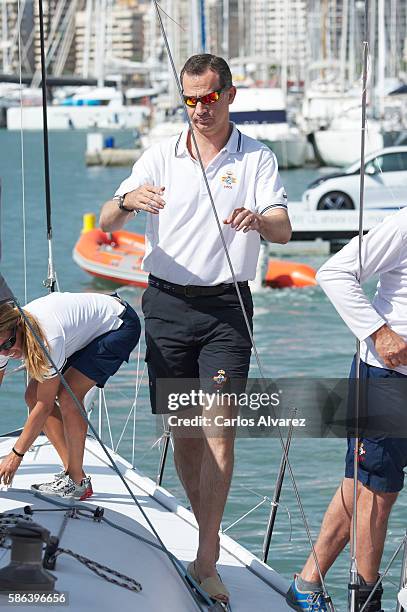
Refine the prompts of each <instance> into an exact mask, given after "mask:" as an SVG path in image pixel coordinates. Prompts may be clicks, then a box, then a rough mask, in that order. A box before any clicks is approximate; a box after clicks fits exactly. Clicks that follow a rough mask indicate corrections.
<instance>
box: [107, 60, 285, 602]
mask: <svg viewBox="0 0 407 612" xmlns="http://www.w3.org/2000/svg"><path fill="white" fill-rule="evenodd" d="M181 83H182V87H183V94H184V100H185V104H186V108H187V111H188V114H189V117H190V119H191V121H192V124H193V128H194V134H195V137H196V141H197V146H198V150H199V152H200V155H201V159H202V162H203V166H204V168H205V174H206V177H207V180H208V184H209V187H210V190H211V193H212V195H213V199H214V203H215V207H216V210H217V213H218V217H219V220H220V223H221V226H222V227H221V231H222V234H223V236H224V239H225V242H226V245H227V249H228V252H229V256H230V260H231V263H232V265H233V268H234V272H235V275H236V280H237V281H238V283H239V288H240V292H241V295H242V299H243V303H244V306H245V310H246V313H247V317H248V323H249V325H250V327H251V325H252V315H253V304H252V300H251V295H250V289H249V287H248V281H249V280H251V279H254V277H255V273H256V264H257V259H258V254H259V248H260V236H262V237H263V238H264V239H266V240H270V241H272V242H278V243H286V242H287V241H288V240H289V239H290V236H291V227H290V222H289V219H288V215H287V204H286V194H285V191H284V187H283V185H282V183H281V181H280V178H279V175H278V168H277V162H276V158H275V156H274V154H273V153H272V152H271V151H270V149H268V148H267V147H266V146H264V145H262V144H260V143H259V142H257V141H255V140H253V139H251V138H248V137H247V136H245V135H243V134H242V133H241V132H240V131H239V130H238V129H237V128H236V126H234V125H233V124H232V123H231V122H230V121H229V106H230V104H232V102H233V100H234V98H235V95H236V88H235V87H234V86H233V84H232V77H231V73H230V69H229V67H228V65H227V63H226V62H225V61H224V60H223V59H222V58H219V57H216V56H213V55H209V54H202V55H196V56H193V57H191V58H190V59H189V60H188V61H187V62H186V64H185V66H184V68H183V69H182V72H181ZM197 157H198V156H197V152H196V150H195V145H194V142H193V139H192V137H191V133H190V131H189V129H188V128H186V129H184V131H183V132H182V133H181V134H180V135H178V136H176V137H175V138H171V139H169V140H166V141H163V142H162V143H160V144H158V145H155V146H153V147H151V148H150V149H149V150H147V151H146V152H145V153H144V154H143V155H142V157H141V158H140V159H139V160H138V161H137V162H136V164H135V165H134V167H133V170H132V173H131V175H130V177H129V178H127V179H126V180H125V181H123V183H122V184H121V185H120V187H119V189H118V190H117V191H116V194H115V196H114V198H113V200H110V201H109V202H106V204H105V205H104V207H103V209H102V213H101V217H100V225H101V227H102V229H104V230H106V231H113V230H115V229H120V228H121V227H123V225H124V224H125V223H126V222H127V221H129V220H130V219H131V218H132V217H133V213H137V212H139V211H141V210H144V211H146V212H147V213H149V214H148V215H147V229H146V239H147V240H146V254H145V257H144V261H143V267H144V269H145V270H147V271H148V272H149V273H150V276H149V287H148V289H147V290H146V292H145V293H144V295H143V312H144V316H145V332H146V344H147V354H146V361H147V364H148V369H149V378H150V397H151V403H152V408H153V412H156V413H157V412H162V411H163V409H162V408H163V407H162V406H159V405H157V395H156V388H155V387H156V386H155V380H156V379H157V378H173V379H176V378H180V379H182V378H186V379H198V380H201V386H204V383H203V381H204V380H206V381H212V387H211V386H210V385H209V387H206V389H209V390H211V389H212V388H213V385H215V386H216V385H219V384H221V385H222V384H223V383H225V381H227V380H231V379H239V380H240V381H242V383H244V384H245V382H246V379H247V374H248V370H249V362H250V353H251V340H250V334H249V332H248V328H247V324H246V322H245V319H244V317H243V314H242V310H241V308H240V303H239V300H238V296H237V292H236V288H235V286H234V285H233V278H232V274H231V270H230V267H229V264H228V260H227V257H226V254H225V251H224V248H223V246H222V241H221V238H220V235H219V227H218V225H217V222H216V219H215V215H214V212H213V209H212V206H211V202H210V197H209V194H208V190H207V187H206V184H205V180H204V177H203V174H202V172H201V168H200V165H199V163H198V160H197ZM175 463H176V466H177V470H178V474H179V476H180V479H181V481H182V483H183V485H184V487H185V489H186V492H187V494H188V497H189V499H190V502H191V505H192V508H193V511H194V513H195V516H196V519H197V521H198V523H199V528H200V534H199V548H198V553H197V559H196V561H195V563H194V564H191V565H190V566H189V569H188V571H189V572H190V574H191V575H192V576H193V577H194V579H195V580H198V581H199V583H200V584H201V586H202V588H203V589H204V590H206V591H207V592H208V593H209V594H210V595H211V596H212V597H214V598H215V599H219V600H221V601H227V600H228V596H229V594H228V591H227V589H226V587H224V585H223V584H222V582H220V580H219V577H218V575H217V572H216V561H217V559H218V556H219V542H218V532H219V527H220V522H221V518H222V514H223V510H224V506H225V502H226V498H227V494H228V491H229V486H230V481H231V477H232V470H233V439H231V437H222V438H215V437H201V438H187V437H178V436H176V437H175Z"/></svg>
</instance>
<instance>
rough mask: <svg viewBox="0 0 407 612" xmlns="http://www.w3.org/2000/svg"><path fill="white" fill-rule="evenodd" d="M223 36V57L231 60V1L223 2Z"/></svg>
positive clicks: (225, 0) (224, 0)
mask: <svg viewBox="0 0 407 612" xmlns="http://www.w3.org/2000/svg"><path fill="white" fill-rule="evenodd" d="M222 19H223V36H222V52H223V57H224V58H225V59H226V60H227V59H228V58H229V0H223V17H222Z"/></svg>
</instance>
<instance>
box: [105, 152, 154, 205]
mask: <svg viewBox="0 0 407 612" xmlns="http://www.w3.org/2000/svg"><path fill="white" fill-rule="evenodd" d="M155 149H156V147H151V148H150V149H147V151H145V152H144V153H143V155H142V156H141V157H140V159H138V160H137V161H136V163H135V164H134V166H133V168H132V171H131V174H130V176H129V177H127V178H126V179H124V181H123V182H122V183H121V184H120V186H119V188H118V189H117V191H116V193H115V194H114V195H115V196H123V195H125V194H126V193H129V191H134V190H135V189H137V188H138V187H141V185H145V184H146V183H148V184H150V185H154V174H155V173H154V170H153V168H154V167H153V165H152V159H153V154H154V150H155Z"/></svg>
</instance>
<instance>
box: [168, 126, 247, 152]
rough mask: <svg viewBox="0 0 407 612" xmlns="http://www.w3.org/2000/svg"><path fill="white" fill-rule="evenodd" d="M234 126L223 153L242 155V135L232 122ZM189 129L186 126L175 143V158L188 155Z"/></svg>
mask: <svg viewBox="0 0 407 612" xmlns="http://www.w3.org/2000/svg"><path fill="white" fill-rule="evenodd" d="M230 123H231V125H232V133H231V134H230V137H229V140H228V141H227V143H226V144H225V146H224V147H223V149H222V151H227V152H228V153H234V154H237V153H241V152H242V134H241V132H240V131H239V130H238V129H237V127H236V125H235V124H234V123H233V121H231V122H230ZM188 132H189V127H188V126H186V127H185V128H184V129H183V130H182V132H181V134H180V135H179V136H178V138H177V140H176V143H175V157H182V156H183V155H188V147H187V137H188Z"/></svg>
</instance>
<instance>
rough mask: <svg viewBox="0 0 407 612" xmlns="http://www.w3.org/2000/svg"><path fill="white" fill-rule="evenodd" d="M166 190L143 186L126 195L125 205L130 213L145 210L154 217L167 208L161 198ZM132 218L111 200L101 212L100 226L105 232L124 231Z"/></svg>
mask: <svg viewBox="0 0 407 612" xmlns="http://www.w3.org/2000/svg"><path fill="white" fill-rule="evenodd" d="M164 189H165V188H164V187H154V185H141V187H138V188H137V189H134V191H129V192H128V193H126V196H125V198H124V202H123V204H124V206H126V208H128V209H129V210H130V211H131V210H145V211H146V212H148V213H150V214H152V215H158V213H159V212H160V210H161V209H163V208H164V206H165V201H164V200H163V199H162V197H161V196H162V194H163V193H164ZM132 218H133V215H132V213H131V212H129V213H126V211H122V210H120V208H119V207H118V206H117V200H109V201H108V202H106V203H105V204H104V205H103V207H102V210H101V212H100V218H99V226H100V229H101V230H103V231H104V232H114V231H116V230H120V229H122V227H123V226H124V225H125V224H126V223H127V221H129V220H130V219H132Z"/></svg>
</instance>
